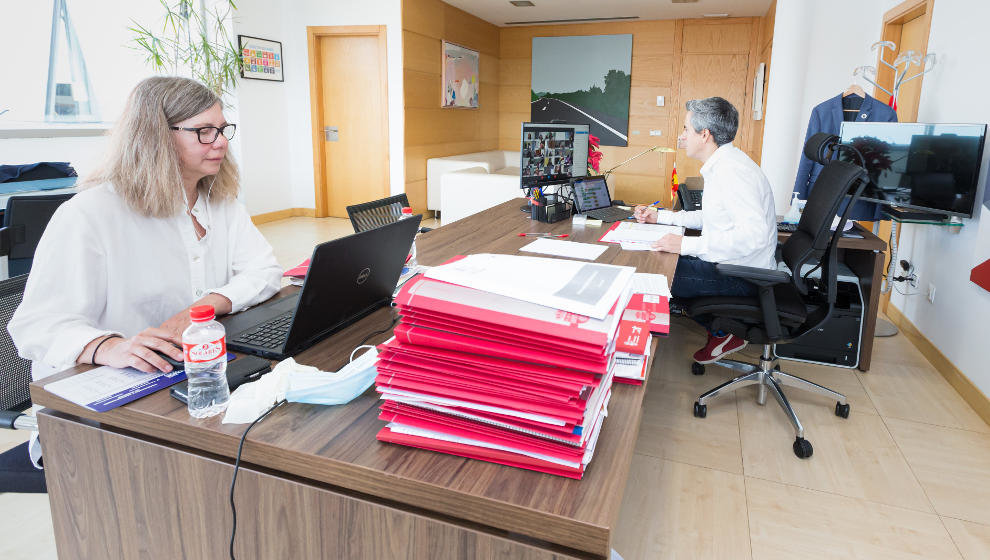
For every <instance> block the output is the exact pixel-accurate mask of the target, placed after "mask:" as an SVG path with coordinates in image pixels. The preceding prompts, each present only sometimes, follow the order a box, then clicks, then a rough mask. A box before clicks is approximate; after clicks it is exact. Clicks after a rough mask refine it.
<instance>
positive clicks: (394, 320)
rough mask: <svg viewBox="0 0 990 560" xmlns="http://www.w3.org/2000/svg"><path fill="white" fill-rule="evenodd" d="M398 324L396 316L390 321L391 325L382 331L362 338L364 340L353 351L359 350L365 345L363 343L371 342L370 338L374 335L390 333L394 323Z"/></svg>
mask: <svg viewBox="0 0 990 560" xmlns="http://www.w3.org/2000/svg"><path fill="white" fill-rule="evenodd" d="M398 322H399V316H398V315H396V316H395V317H394V318H393V319H392V322H391V323H390V324H389V326H387V327H385V328H384V329H382V330H380V331H375V332H373V333H371V334H369V335H368V336H366V337H364V338H363V339H362V340H361V342H359V343H358V344H357V346H355V349H357V348H360V347H361V346H364V343H365V342H368V341H369V340H371V337H373V336H375V335H379V334H384V333H387V332H388V331H390V330H392V329H393V328H395V324H396V323H398Z"/></svg>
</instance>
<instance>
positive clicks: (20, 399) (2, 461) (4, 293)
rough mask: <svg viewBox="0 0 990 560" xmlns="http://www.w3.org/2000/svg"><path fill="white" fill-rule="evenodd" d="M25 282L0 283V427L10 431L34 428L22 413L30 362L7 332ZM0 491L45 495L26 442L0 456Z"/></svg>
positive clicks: (32, 421) (26, 405)
mask: <svg viewBox="0 0 990 560" xmlns="http://www.w3.org/2000/svg"><path fill="white" fill-rule="evenodd" d="M26 282H27V275H26V274H25V275H22V276H15V277H14V278H9V279H7V280H3V281H0V428H6V429H12V430H36V429H37V428H38V425H37V422H36V420H35V418H34V417H33V416H28V415H26V414H24V411H25V410H27V409H28V408H29V407H30V406H31V393H30V390H29V387H28V386H29V385H30V383H31V362H30V361H28V360H25V359H24V358H21V357H20V356H18V355H17V348H15V347H14V341H13V340H11V338H10V333H8V332H7V324H8V323H10V318H11V317H12V316H13V315H14V311H16V310H17V306H19V305H20V304H21V297H22V296H23V295H24V284H25V283H26ZM0 492H21V493H29V492H30V493H44V492H47V488H46V486H45V474H44V472H42V471H40V470H38V469H36V468H34V465H32V464H31V460H30V459H29V458H28V444H27V442H25V443H22V444H21V445H18V446H17V447H14V448H13V449H10V450H7V451H5V452H4V453H0Z"/></svg>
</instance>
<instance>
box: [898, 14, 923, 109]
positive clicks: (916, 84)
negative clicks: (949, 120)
mask: <svg viewBox="0 0 990 560" xmlns="http://www.w3.org/2000/svg"><path fill="white" fill-rule="evenodd" d="M927 46H928V14H924V15H920V16H918V17H916V18H914V19H912V20H909V21H906V22H904V24H903V26H902V27H901V40H900V42H899V43H897V56H900V55H901V54H902V53H905V52H907V51H914V52H915V54H924V53H925V49H926V48H927ZM894 59H895V60H896V59H897V57H894ZM920 70H921V68H920V67H918V66H915V65H913V64H912V65H911V68H909V69H908V73H907V76H908V77H909V78H910V77H911V76H913V75H915V74H917V73H918V72H919V71H920ZM923 80H924V78H916V79H914V80H911V81H910V82H906V83H905V84H904V85H902V86H901V90H900V91H899V92H898V93H897V120H898V122H915V121H917V120H918V102H919V101H920V100H921V82H922V81H923Z"/></svg>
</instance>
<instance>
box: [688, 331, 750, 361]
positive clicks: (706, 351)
mask: <svg viewBox="0 0 990 560" xmlns="http://www.w3.org/2000/svg"><path fill="white" fill-rule="evenodd" d="M745 347H746V341H745V340H743V339H741V338H739V337H738V336H732V335H731V334H727V335H725V336H715V335H713V334H709V335H708V344H706V345H705V347H704V348H702V349H701V350H698V351H697V352H695V353H694V361H696V362H698V363H699V364H710V363H712V362H717V361H718V360H721V359H722V358H723V357H725V356H728V355H729V354H731V353H733V352H737V351H739V350H742V349H743V348H745Z"/></svg>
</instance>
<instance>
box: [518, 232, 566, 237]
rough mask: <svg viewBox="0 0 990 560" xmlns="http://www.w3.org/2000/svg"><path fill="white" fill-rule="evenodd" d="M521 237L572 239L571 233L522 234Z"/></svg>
mask: <svg viewBox="0 0 990 560" xmlns="http://www.w3.org/2000/svg"><path fill="white" fill-rule="evenodd" d="M518 235H519V237H570V235H571V234H569V233H538V232H537V233H520V234H518Z"/></svg>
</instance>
